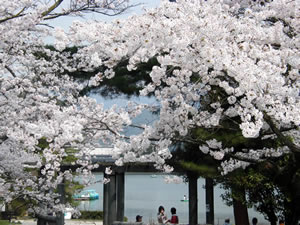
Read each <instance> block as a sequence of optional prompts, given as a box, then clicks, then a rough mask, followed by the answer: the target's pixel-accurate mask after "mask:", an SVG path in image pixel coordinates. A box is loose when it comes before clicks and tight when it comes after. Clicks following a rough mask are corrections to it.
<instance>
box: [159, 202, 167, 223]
mask: <svg viewBox="0 0 300 225" xmlns="http://www.w3.org/2000/svg"><path fill="white" fill-rule="evenodd" d="M157 221H158V223H159V224H166V223H167V222H168V219H167V215H166V214H165V208H164V207H163V206H159V207H158V213H157Z"/></svg>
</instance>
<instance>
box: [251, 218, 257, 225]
mask: <svg viewBox="0 0 300 225" xmlns="http://www.w3.org/2000/svg"><path fill="white" fill-rule="evenodd" d="M257 222H258V220H257V218H256V217H253V219H252V225H257Z"/></svg>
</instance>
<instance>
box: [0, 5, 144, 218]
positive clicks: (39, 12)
mask: <svg viewBox="0 0 300 225" xmlns="http://www.w3.org/2000/svg"><path fill="white" fill-rule="evenodd" d="M129 6H130V5H129V4H128V1H125V0H124V1H123V0H109V1H102V0H94V1H90V0H86V1H85V0H70V1H64V0H55V1H54V0H51V1H48V0H47V1H46V0H45V1H37V0H20V1H10V0H4V1H2V2H1V7H0V40H1V41H0V55H1V56H0V111H1V118H0V127H1V129H0V130H1V131H0V192H1V194H2V196H1V197H3V198H4V200H5V203H9V202H11V201H13V200H15V199H20V198H21V199H24V200H25V202H26V204H27V206H28V207H29V208H30V209H31V210H33V211H34V212H35V213H42V212H43V211H46V210H47V209H49V208H51V209H52V212H55V211H61V210H62V209H63V207H64V206H62V205H61V204H59V203H60V202H59V194H57V192H56V188H57V185H58V184H60V183H61V182H63V181H64V180H65V181H70V180H72V179H73V173H72V171H69V170H68V171H63V170H61V165H62V163H63V162H64V161H65V160H66V158H67V157H69V156H70V152H68V149H69V150H70V149H71V150H72V154H75V155H73V156H72V157H73V158H74V159H75V160H74V162H73V163H74V164H76V165H77V166H78V169H77V172H78V173H79V174H82V175H86V176H88V175H90V171H91V169H93V168H94V167H95V166H94V165H92V164H91V156H90V154H89V153H90V151H91V150H93V148H94V147H95V146H97V145H98V144H99V141H102V142H108V143H114V142H116V140H118V139H122V138H123V137H122V135H121V134H120V133H121V132H122V130H123V128H124V126H127V125H129V124H130V123H131V117H132V116H134V115H135V114H137V113H138V112H139V111H140V106H138V107H135V106H134V105H132V107H131V109H129V111H126V110H125V109H121V108H117V107H113V108H111V109H104V107H103V105H101V104H97V103H96V101H95V100H94V99H91V98H88V97H86V96H80V95H79V93H80V91H81V90H82V88H83V85H82V84H80V83H78V82H75V81H74V80H73V79H72V78H70V77H68V76H67V75H64V74H65V71H74V70H76V69H78V68H79V67H83V66H84V65H79V64H77V63H75V60H76V59H73V58H71V57H70V54H69V53H67V52H60V51H59V50H60V49H59V48H58V50H56V51H53V50H50V49H49V48H47V47H45V46H46V43H45V39H46V37H49V36H52V35H53V32H56V33H58V31H61V30H60V29H55V28H53V27H51V26H49V24H48V21H49V20H50V19H54V18H57V17H61V16H66V15H69V16H78V15H83V13H87V12H96V13H102V14H107V15H108V14H109V15H114V14H118V13H121V12H123V11H124V10H125V9H126V8H128V7H129ZM58 47H59V46H58ZM85 70H89V67H85ZM130 110H131V111H130Z"/></svg>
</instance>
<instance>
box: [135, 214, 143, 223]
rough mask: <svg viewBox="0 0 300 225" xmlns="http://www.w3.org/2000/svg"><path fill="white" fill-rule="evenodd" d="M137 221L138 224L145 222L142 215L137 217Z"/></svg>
mask: <svg viewBox="0 0 300 225" xmlns="http://www.w3.org/2000/svg"><path fill="white" fill-rule="evenodd" d="M135 219H136V221H135V222H136V223H142V222H143V221H142V219H143V217H142V216H140V215H137V216H136V217H135Z"/></svg>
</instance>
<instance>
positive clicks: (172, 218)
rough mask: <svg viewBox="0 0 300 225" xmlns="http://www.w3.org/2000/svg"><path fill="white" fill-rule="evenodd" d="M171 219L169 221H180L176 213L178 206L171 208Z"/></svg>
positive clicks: (174, 222)
mask: <svg viewBox="0 0 300 225" xmlns="http://www.w3.org/2000/svg"><path fill="white" fill-rule="evenodd" d="M171 214H172V216H171V219H170V220H168V222H170V223H171V224H178V223H179V219H178V216H177V215H176V208H174V207H172V208H171Z"/></svg>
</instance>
